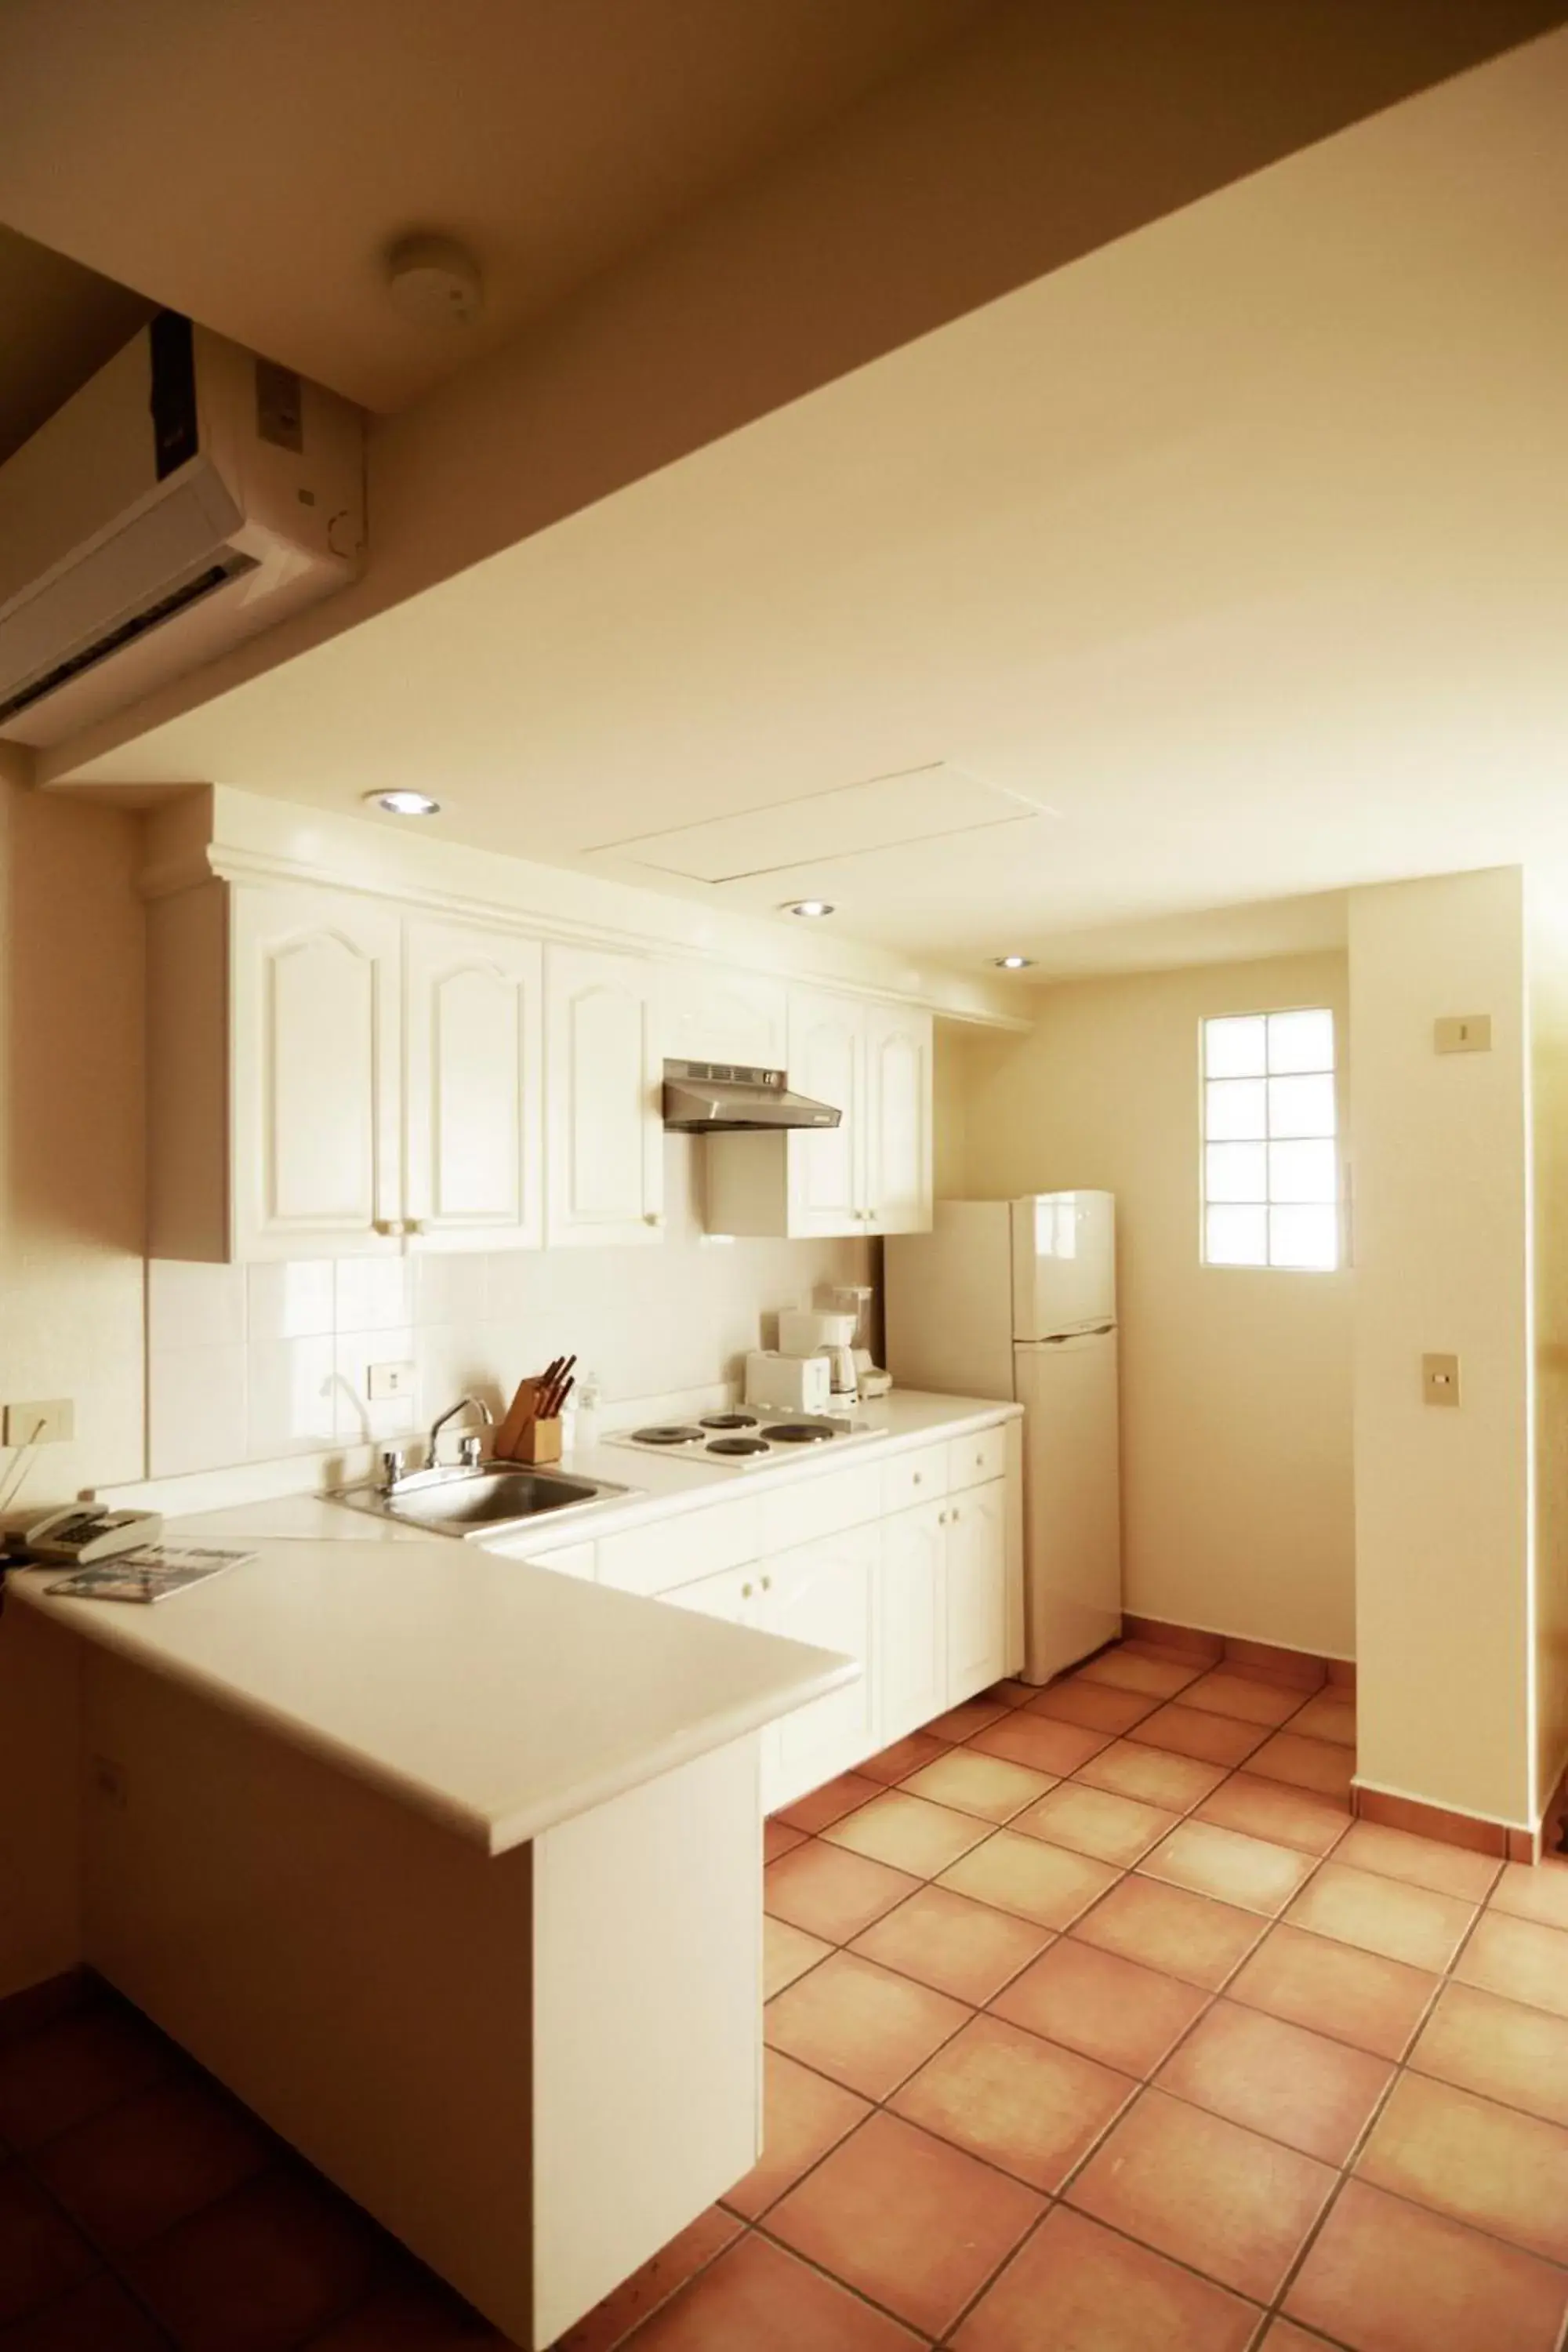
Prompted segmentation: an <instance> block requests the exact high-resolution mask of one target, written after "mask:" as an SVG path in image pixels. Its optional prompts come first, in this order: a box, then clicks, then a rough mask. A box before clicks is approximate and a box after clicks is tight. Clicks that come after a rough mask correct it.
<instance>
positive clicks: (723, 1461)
mask: <svg viewBox="0 0 1568 2352" xmlns="http://www.w3.org/2000/svg"><path fill="white" fill-rule="evenodd" d="M881 1434H882V1432H881V1431H880V1430H879V1429H873V1428H872V1427H871V1426H870V1424H869V1423H867V1422H863V1421H851V1420H848V1419H847V1418H846V1419H839V1418H838V1417H837V1416H836V1415H832V1414H828V1413H796V1414H785V1413H770V1412H763V1411H761V1410H758V1411H752V1409H751V1408H750V1407H748V1408H747V1410H746V1411H745V1412H710V1413H703V1414H702V1415H701V1416H700V1418H699V1419H697V1420H694V1421H668V1422H649V1423H647V1426H646V1427H644V1428H641V1429H623V1430H617V1431H616V1433H615V1435H614V1436H612V1437H607V1438H606V1439H605V1444H607V1445H629V1446H632V1447H633V1448H634V1449H635V1450H636V1451H637V1453H638V1454H674V1455H676V1456H677V1457H678V1458H679V1459H680V1460H682V1461H687V1462H711V1463H713V1464H715V1465H718V1466H719V1467H721V1468H726V1469H731V1470H740V1469H744V1468H745V1467H746V1466H747V1465H755V1464H757V1463H762V1462H776V1461H780V1460H783V1459H784V1458H785V1457H786V1456H789V1455H792V1454H805V1453H809V1452H810V1450H811V1449H812V1447H814V1446H819V1445H844V1444H849V1443H850V1442H851V1441H853V1440H854V1439H856V1438H867V1437H880V1436H881Z"/></svg>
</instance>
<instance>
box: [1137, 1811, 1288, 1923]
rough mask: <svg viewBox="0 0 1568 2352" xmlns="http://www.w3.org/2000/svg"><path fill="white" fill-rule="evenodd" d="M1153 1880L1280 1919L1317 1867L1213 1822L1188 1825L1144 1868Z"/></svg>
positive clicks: (1149, 1857) (1147, 1860) (1284, 1847)
mask: <svg viewBox="0 0 1568 2352" xmlns="http://www.w3.org/2000/svg"><path fill="white" fill-rule="evenodd" d="M1138 1867H1139V1870H1140V1871H1141V1872H1142V1874H1145V1875H1146V1876H1147V1877H1150V1878H1160V1879H1163V1880H1164V1881H1165V1882H1166V1884H1167V1885H1171V1886H1184V1887H1186V1888H1187V1889H1188V1890H1189V1891H1190V1892H1191V1893H1192V1894H1194V1895H1213V1896H1214V1898H1215V1902H1217V1903H1234V1904H1235V1905H1236V1906H1237V1908H1238V1909H1239V1910H1242V1911H1260V1912H1262V1914H1263V1915H1264V1916H1265V1917H1266V1918H1270V1919H1272V1918H1278V1916H1279V1913H1280V1912H1281V1911H1283V1910H1284V1908H1285V1906H1286V1905H1287V1903H1289V1901H1290V1899H1291V1897H1292V1896H1293V1895H1296V1894H1298V1893H1299V1892H1300V1887H1301V1885H1302V1883H1303V1882H1304V1881H1305V1880H1306V1879H1307V1878H1308V1877H1310V1874H1311V1873H1312V1872H1313V1870H1315V1869H1316V1867H1317V1864H1315V1863H1314V1862H1313V1861H1312V1860H1311V1858H1310V1855H1307V1854H1304V1853H1297V1851H1296V1849H1295V1847H1294V1846H1289V1845H1274V1844H1271V1843H1269V1842H1268V1840H1267V1839H1265V1838H1255V1837H1244V1836H1243V1835H1242V1833H1241V1832H1240V1831H1239V1830H1222V1829H1220V1828H1219V1827H1217V1825H1216V1824H1215V1822H1182V1824H1181V1826H1180V1827H1179V1828H1178V1829H1173V1831H1172V1832H1171V1834H1170V1836H1169V1837H1168V1838H1166V1839H1165V1841H1164V1842H1163V1844H1161V1845H1157V1846H1156V1847H1155V1848H1154V1850H1153V1852H1152V1853H1149V1854H1145V1856H1144V1857H1143V1860H1142V1862H1141V1863H1140V1864H1139V1865H1138Z"/></svg>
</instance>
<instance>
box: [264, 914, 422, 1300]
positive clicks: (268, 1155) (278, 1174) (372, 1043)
mask: <svg viewBox="0 0 1568 2352" xmlns="http://www.w3.org/2000/svg"><path fill="white" fill-rule="evenodd" d="M229 958H230V961H229V980H230V997H231V1019H232V1056H233V1057H232V1064H231V1080H230V1085H231V1096H230V1116H231V1120H232V1133H233V1148H232V1156H231V1164H230V1185H231V1214H230V1233H231V1244H232V1255H234V1256H235V1257H236V1258H239V1259H248V1258H268V1257H273V1258H289V1257H294V1258H306V1257H348V1256H353V1255H360V1254H363V1253H367V1252H376V1251H391V1250H397V1249H399V1248H401V1246H402V1240H401V1221H402V1213H403V1211H402V1168H401V1164H400V1150H399V1133H400V1126H401V1102H400V1081H401V1070H400V1055H399V1050H398V1049H399V1036H400V1032H401V1026H402V1018H401V1005H400V1003H399V993H400V992H399V980H400V970H401V959H402V924H401V921H400V919H399V918H398V916H397V914H396V913H395V911H394V910H392V909H390V908H385V907H383V906H381V905H379V904H378V903H377V902H376V901H375V900H374V899H370V898H359V897H357V896H355V895H354V894H353V893H352V892H348V891H342V892H340V891H335V890H317V889H312V888H310V887H308V886H304V885H300V886H290V887H286V888H282V889H279V888H274V887H270V886H268V887H255V888H252V887H244V886H242V887H237V888H236V889H235V891H234V894H233V900H232V911H231V918H230V931H229Z"/></svg>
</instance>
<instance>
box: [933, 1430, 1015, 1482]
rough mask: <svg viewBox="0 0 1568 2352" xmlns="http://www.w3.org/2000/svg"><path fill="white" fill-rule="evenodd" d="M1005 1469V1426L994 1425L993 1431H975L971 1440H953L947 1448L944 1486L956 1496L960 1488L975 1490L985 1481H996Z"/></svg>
mask: <svg viewBox="0 0 1568 2352" xmlns="http://www.w3.org/2000/svg"><path fill="white" fill-rule="evenodd" d="M1006 1468H1007V1424H1006V1423H1005V1422H1000V1423H998V1424H997V1426H996V1427H995V1428H994V1429H977V1430H976V1431H975V1433H974V1435H973V1437H954V1438H952V1439H951V1440H950V1441H949V1444H948V1448H947V1483H948V1487H949V1490H950V1492H952V1493H954V1494H956V1492H957V1491H958V1489H959V1487H960V1486H980V1485H982V1484H983V1483H984V1480H985V1479H987V1478H1000V1477H1002V1476H1003V1475H1004V1474H1005V1471H1006Z"/></svg>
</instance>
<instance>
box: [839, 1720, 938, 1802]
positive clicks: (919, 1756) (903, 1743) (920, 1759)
mask: <svg viewBox="0 0 1568 2352" xmlns="http://www.w3.org/2000/svg"><path fill="white" fill-rule="evenodd" d="M951 1746H952V1741H951V1740H948V1739H936V1738H932V1736H931V1733H930V1732H929V1731H911V1732H910V1734H909V1737H908V1738H905V1739H895V1740H894V1742H893V1744H892V1746H891V1747H890V1748H882V1749H881V1750H880V1752H879V1754H878V1755H875V1756H868V1758H867V1759H866V1761H865V1762H864V1764H858V1765H857V1766H856V1768H855V1769H856V1770H857V1771H858V1772H864V1773H865V1774H866V1775H867V1777H868V1779H869V1780H880V1781H881V1782H882V1783H883V1785H884V1787H887V1788H891V1787H892V1786H893V1785H894V1783H895V1782H897V1781H900V1780H908V1779H909V1777H910V1773H911V1772H918V1771H919V1770H920V1769H921V1765H922V1764H934V1763H935V1762H936V1759H937V1758H938V1757H939V1756H945V1755H946V1754H947V1751H948V1749H949V1748H950V1747H951Z"/></svg>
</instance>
